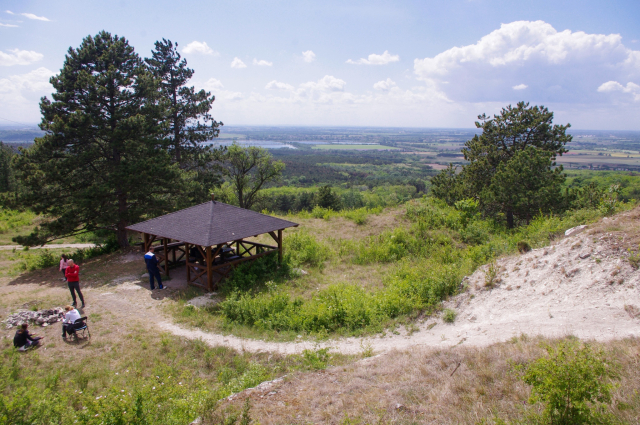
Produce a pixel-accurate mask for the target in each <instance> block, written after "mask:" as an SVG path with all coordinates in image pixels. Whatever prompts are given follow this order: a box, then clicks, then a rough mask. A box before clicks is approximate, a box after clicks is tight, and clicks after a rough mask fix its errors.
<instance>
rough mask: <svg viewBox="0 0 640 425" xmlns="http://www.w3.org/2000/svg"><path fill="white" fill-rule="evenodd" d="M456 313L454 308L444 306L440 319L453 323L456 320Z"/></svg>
mask: <svg viewBox="0 0 640 425" xmlns="http://www.w3.org/2000/svg"><path fill="white" fill-rule="evenodd" d="M457 315H458V314H457V313H456V312H455V310H452V309H450V308H445V309H444V312H443V313H442V320H444V321H445V322H446V323H453V322H455V321H456V316H457Z"/></svg>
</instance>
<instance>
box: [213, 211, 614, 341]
mask: <svg viewBox="0 0 640 425" xmlns="http://www.w3.org/2000/svg"><path fill="white" fill-rule="evenodd" d="M475 208H476V207H475V203H474V202H471V201H469V202H467V201H464V202H463V203H459V204H458V205H457V207H456V208H453V207H450V206H448V205H447V204H446V203H444V202H443V201H441V200H438V199H434V198H424V199H420V200H413V201H411V202H409V203H408V204H407V207H406V209H407V211H406V216H407V218H409V219H410V220H411V221H412V222H413V223H412V224H411V226H410V227H409V228H406V227H398V228H396V229H394V230H393V231H384V232H382V233H381V234H379V235H375V236H370V237H366V238H363V239H359V240H345V239H336V240H333V241H332V245H333V246H334V247H335V248H332V247H329V246H328V245H325V244H323V243H321V242H318V241H317V240H316V239H315V238H314V237H313V236H312V235H311V234H309V233H306V232H304V231H299V232H297V233H293V234H292V235H290V236H288V237H287V238H286V239H285V244H286V258H287V264H290V265H291V266H299V265H302V264H306V265H308V266H311V267H318V268H321V267H322V266H323V263H324V262H325V261H326V260H327V259H330V258H332V256H333V255H335V256H334V258H336V259H339V260H340V261H343V262H351V263H354V264H362V265H365V264H372V263H373V264H375V263H396V265H395V266H393V267H390V271H389V273H388V275H386V276H385V278H384V280H383V284H384V286H383V287H382V288H380V289H375V290H372V291H369V290H365V289H363V288H362V287H360V286H358V285H352V284H345V283H341V284H334V285H331V286H329V287H327V288H324V289H322V290H320V291H317V292H313V293H312V295H311V296H310V297H309V298H306V299H304V298H299V297H298V298H296V297H293V296H291V295H290V294H289V293H288V289H287V288H286V287H284V285H280V286H278V285H275V284H274V285H273V286H270V288H269V290H268V291H252V292H251V293H245V292H242V291H246V289H248V288H250V287H251V285H235V286H234V288H235V289H236V290H237V292H236V293H234V294H233V295H232V296H230V297H228V298H227V300H226V301H224V302H222V303H221V304H220V311H221V312H222V315H223V317H224V319H225V320H226V321H227V322H230V323H236V324H241V325H246V326H251V327H255V328H257V329H260V330H272V331H292V332H294V331H295V332H309V333H314V332H316V333H319V334H326V333H327V332H339V333H340V332H346V333H359V332H362V331H363V330H368V331H374V330H377V329H380V328H381V326H383V324H384V323H388V322H389V321H390V320H393V319H396V318H399V317H401V316H405V315H415V314H419V313H425V314H430V313H432V312H434V311H436V310H437V308H438V305H439V303H440V302H441V301H443V300H445V299H446V298H447V297H449V296H451V295H453V294H455V293H456V291H458V290H459V288H460V283H461V281H462V278H463V277H464V276H466V275H468V274H470V273H472V272H473V271H474V270H475V269H476V268H477V267H479V266H481V265H483V264H486V263H487V262H489V263H490V264H489V267H488V270H487V274H486V280H485V285H486V286H487V287H488V288H491V287H493V286H494V285H496V284H497V283H499V282H500V280H499V277H498V274H499V270H498V266H497V265H496V264H495V263H494V262H493V260H494V259H495V258H496V257H497V256H499V255H502V254H506V253H511V252H515V251H516V250H517V249H518V248H520V249H522V246H523V245H522V243H520V244H519V243H518V242H524V241H526V243H527V244H528V245H529V247H535V246H541V245H542V244H546V243H548V241H549V240H550V239H552V238H554V237H556V235H560V234H562V233H563V232H564V231H565V230H566V229H568V228H570V227H574V226H576V225H578V224H584V223H587V222H590V221H593V220H595V219H596V218H598V217H601V215H602V213H601V212H600V211H598V210H577V211H572V212H569V213H567V214H565V215H563V216H554V215H552V216H546V217H545V216H542V215H540V216H538V217H535V218H534V219H533V220H532V221H531V223H530V224H529V225H528V226H524V227H520V228H517V229H514V230H508V229H506V228H504V227H502V226H500V225H497V224H495V223H494V222H492V221H490V220H483V219H482V218H481V217H479V216H478V215H477V214H476V213H475V212H474V211H475ZM314 213H316V214H317V215H318V216H322V217H328V216H335V215H342V214H346V212H345V210H343V211H340V212H334V211H331V210H326V209H321V208H319V207H316V209H314ZM334 249H335V251H334ZM334 253H335V254H334ZM265 276H266V277H265V278H264V279H263V280H264V281H266V280H271V279H273V278H272V277H271V275H269V274H268V273H266V274H265ZM254 280H255V278H254Z"/></svg>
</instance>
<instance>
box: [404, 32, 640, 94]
mask: <svg viewBox="0 0 640 425" xmlns="http://www.w3.org/2000/svg"><path fill="white" fill-rule="evenodd" d="M414 72H415V74H416V76H417V78H418V79H419V80H422V81H424V82H425V83H426V84H427V86H429V87H433V88H435V89H437V90H438V91H441V92H442V93H443V94H444V95H445V96H446V97H447V98H449V99H450V100H452V101H458V102H459V101H467V102H491V101H497V102H513V101H515V100H517V99H514V98H513V95H514V94H513V89H514V88H515V87H514V86H516V87H517V85H518V84H520V83H521V81H523V80H525V81H527V85H528V88H529V90H528V92H529V96H530V98H529V100H531V101H534V102H546V103H548V102H564V103H574V102H578V103H590V102H596V101H600V100H599V99H598V98H597V96H596V90H595V88H596V87H598V85H599V84H601V82H602V81H603V76H608V77H609V78H607V77H605V78H607V79H610V80H620V79H627V80H628V79H630V78H633V77H634V76H640V52H638V51H633V50H631V49H628V48H627V47H625V46H624V45H623V44H622V37H621V36H620V35H619V34H610V35H603V34H587V33H584V32H582V31H577V32H572V31H570V30H564V31H557V30H556V29H555V28H553V27H552V26H551V25H550V24H548V23H546V22H543V21H535V22H530V21H517V22H511V23H509V24H502V25H501V27H500V28H499V29H497V30H495V31H493V32H491V33H489V34H488V35H486V36H484V37H482V38H481V39H480V40H479V41H478V42H477V43H475V44H471V45H467V46H462V47H453V48H451V49H449V50H446V51H444V52H442V53H440V54H438V55H436V56H434V57H428V58H425V59H416V60H415V61H414ZM605 81H606V80H605Z"/></svg>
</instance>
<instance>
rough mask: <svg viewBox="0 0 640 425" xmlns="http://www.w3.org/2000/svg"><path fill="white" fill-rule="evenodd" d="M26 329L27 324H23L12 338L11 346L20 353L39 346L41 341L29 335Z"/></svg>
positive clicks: (37, 337)
mask: <svg viewBox="0 0 640 425" xmlns="http://www.w3.org/2000/svg"><path fill="white" fill-rule="evenodd" d="M28 328H29V324H27V323H23V324H22V326H20V327H19V328H18V330H17V331H16V334H15V336H14V337H13V346H14V347H16V348H18V349H20V350H22V351H24V350H26V349H27V348H29V347H32V346H36V345H38V344H40V340H41V339H42V337H39V336H35V335H31V334H30V333H29V329H28Z"/></svg>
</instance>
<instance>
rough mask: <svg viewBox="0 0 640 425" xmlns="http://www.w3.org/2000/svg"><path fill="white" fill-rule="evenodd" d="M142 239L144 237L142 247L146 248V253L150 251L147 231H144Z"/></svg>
mask: <svg viewBox="0 0 640 425" xmlns="http://www.w3.org/2000/svg"><path fill="white" fill-rule="evenodd" d="M142 239H143V244H142V249H144V253H145V254H146V253H147V252H148V251H149V235H148V234H146V233H143V234H142Z"/></svg>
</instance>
